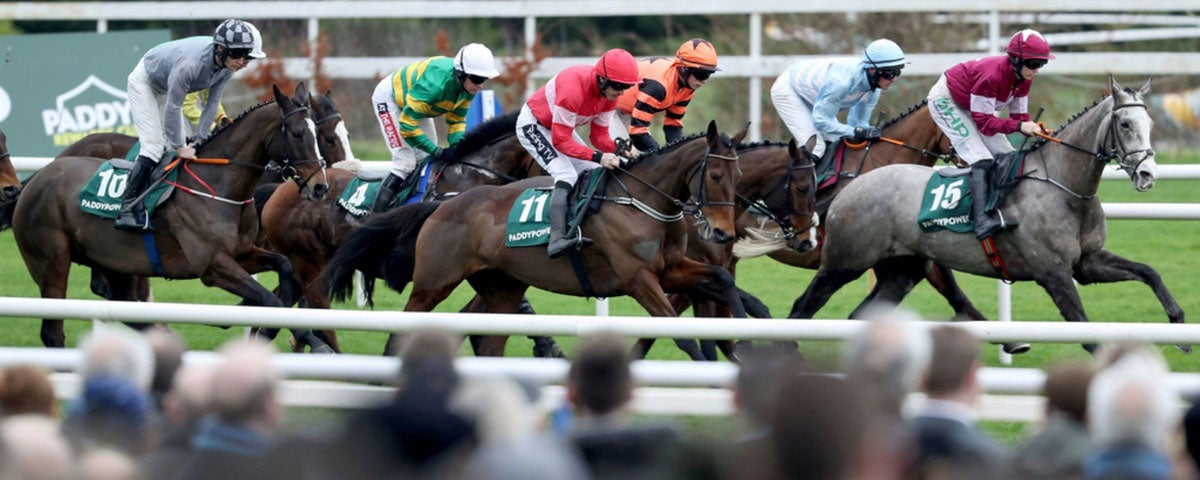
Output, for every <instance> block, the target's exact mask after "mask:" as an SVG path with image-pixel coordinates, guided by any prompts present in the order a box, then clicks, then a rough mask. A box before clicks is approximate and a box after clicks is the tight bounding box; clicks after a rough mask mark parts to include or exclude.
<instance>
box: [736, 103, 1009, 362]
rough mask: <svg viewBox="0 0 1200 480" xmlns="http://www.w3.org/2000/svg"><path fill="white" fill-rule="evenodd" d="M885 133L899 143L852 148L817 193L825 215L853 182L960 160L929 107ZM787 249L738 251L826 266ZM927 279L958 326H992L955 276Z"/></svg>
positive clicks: (769, 244)
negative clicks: (892, 168)
mask: <svg viewBox="0 0 1200 480" xmlns="http://www.w3.org/2000/svg"><path fill="white" fill-rule="evenodd" d="M882 130H883V136H884V138H886V139H891V140H896V141H898V142H895V143H893V142H889V141H877V142H874V143H872V144H870V145H868V146H867V147H866V148H862V149H858V150H855V149H851V148H847V149H846V150H845V154H844V157H843V160H842V168H841V169H840V170H839V171H838V172H837V176H836V179H835V180H833V182H834V184H833V185H832V186H829V187H826V188H822V189H820V190H818V191H817V205H818V208H819V209H820V210H822V211H824V209H825V208H827V207H828V206H829V204H830V203H832V202H833V199H834V197H835V196H836V195H837V194H838V192H840V191H841V190H842V189H843V188H845V187H846V186H847V185H849V184H850V182H851V181H852V180H854V179H855V178H857V177H858V176H859V175H861V174H864V173H866V172H869V171H871V170H875V169H877V168H880V167H884V166H887V165H895V164H914V165H922V166H927V167H931V166H933V165H934V164H936V163H937V162H939V161H945V162H953V160H954V157H953V154H952V152H951V150H950V142H949V139H947V138H946V136H945V135H943V134H942V131H941V129H939V128H938V126H937V124H935V123H933V117H931V116H930V114H929V106H928V104H927V103H926V102H925V101H922V102H921V103H919V104H917V105H916V106H913V107H912V108H910V109H908V111H906V112H904V113H903V114H902V115H900V116H899V117H897V118H896V119H893V120H891V121H889V122H888V123H886V124H885V125H884V126H883V127H882ZM738 220H739V221H738V226H739V227H740V229H739V233H741V232H744V231H745V228H746V227H750V226H757V225H758V223H759V222H758V220H757V219H755V218H753V216H752V215H751V214H746V215H742V216H741V217H740V218H739V219H738ZM781 247H782V245H781V243H780V242H779V241H777V240H774V239H768V240H767V241H766V242H758V241H755V240H752V239H751V240H747V241H745V242H739V243H738V244H737V245H735V246H734V251H735V254H736V255H737V256H738V257H741V258H748V257H753V256H758V255H762V254H764V253H767V254H769V255H770V257H771V258H773V259H775V260H777V261H779V262H782V263H786V264H788V265H792V266H796V267H800V268H807V269H816V268H817V267H819V266H820V263H821V249H820V248H818V249H816V250H812V251H809V252H803V253H802V252H797V251H795V250H790V249H784V248H781ZM926 279H927V280H929V283H930V284H931V285H933V287H934V288H935V289H937V291H938V293H940V294H942V296H943V297H945V298H946V300H947V301H948V302H949V303H950V306H951V307H952V308H953V309H954V312H955V319H956V320H987V317H985V316H984V315H983V313H981V312H980V311H979V310H978V309H977V308H975V306H974V305H973V304H972V303H971V301H970V299H968V298H967V296H966V294H965V293H963V291H962V289H961V288H959V286H958V282H957V281H955V279H954V276H953V274H952V273H950V270H948V269H946V268H945V267H943V266H941V265H938V264H931V265H930V267H929V273H928V274H927V275H926ZM1004 347H1005V349H1006V350H1011V352H1010V353H1021V352H1024V351H1025V350H1028V345H1026V344H1005V345H1004Z"/></svg>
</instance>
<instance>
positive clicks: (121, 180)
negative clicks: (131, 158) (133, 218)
mask: <svg viewBox="0 0 1200 480" xmlns="http://www.w3.org/2000/svg"><path fill="white" fill-rule="evenodd" d="M131 151H132V150H131ZM135 158H136V156H135ZM178 177H179V169H178V168H175V169H172V170H171V171H170V172H169V173H167V178H166V180H167V181H170V182H172V183H173V182H174V181H175V179H176V178H178ZM128 181H129V169H126V168H119V167H116V166H114V165H113V164H112V162H111V161H107V162H104V163H102V164H100V168H97V169H96V173H95V174H93V175H92V178H91V180H88V183H87V185H85V186H84V187H83V191H81V192H79V208H80V209H82V210H83V211H84V212H87V213H90V214H92V215H96V216H99V217H104V218H111V219H116V218H117V214H119V213H120V212H121V199H122V197H124V196H125V186H126V184H127V183H128ZM170 188H172V187H171V186H170V185H169V184H168V183H167V182H165V181H164V182H160V183H159V184H158V185H157V186H155V187H154V188H153V189H152V190H151V191H150V193H149V194H147V195H146V196H145V197H144V198H143V199H142V204H143V205H144V206H145V207H146V215H153V214H154V210H155V209H156V208H157V207H158V206H159V205H160V204H161V203H162V202H163V201H166V197H165V195H166V193H167V191H168V190H169V189H170Z"/></svg>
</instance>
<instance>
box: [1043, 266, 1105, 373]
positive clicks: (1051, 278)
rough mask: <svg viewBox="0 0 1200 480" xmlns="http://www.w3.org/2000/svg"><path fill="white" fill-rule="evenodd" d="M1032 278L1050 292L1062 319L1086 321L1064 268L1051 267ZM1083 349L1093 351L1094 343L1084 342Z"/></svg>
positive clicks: (1074, 289)
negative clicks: (1046, 271)
mask: <svg viewBox="0 0 1200 480" xmlns="http://www.w3.org/2000/svg"><path fill="white" fill-rule="evenodd" d="M1034 280H1035V281H1037V283H1038V285H1041V286H1042V288H1043V289H1045V290H1046V293H1048V294H1050V299H1051V300H1053V301H1054V305H1055V306H1057V307H1058V313H1059V314H1061V315H1062V317H1063V319H1065V320H1066V321H1068V322H1086V321H1088V318H1087V313H1086V312H1084V310H1083V302H1082V301H1081V300H1080V299H1079V290H1077V289H1076V288H1075V282H1074V281H1072V279H1071V276H1070V275H1067V274H1066V273H1065V269H1054V268H1051V269H1049V270H1048V273H1044V274H1041V275H1036V276H1035V277H1034ZM1083 349H1084V350H1087V351H1088V352H1093V353H1094V352H1095V351H1096V344H1094V343H1085V344H1083Z"/></svg>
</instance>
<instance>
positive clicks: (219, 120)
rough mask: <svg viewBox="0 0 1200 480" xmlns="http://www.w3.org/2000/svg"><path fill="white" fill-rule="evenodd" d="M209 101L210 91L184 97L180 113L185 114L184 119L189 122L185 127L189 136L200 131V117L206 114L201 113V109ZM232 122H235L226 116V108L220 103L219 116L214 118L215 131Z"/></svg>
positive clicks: (218, 107)
mask: <svg viewBox="0 0 1200 480" xmlns="http://www.w3.org/2000/svg"><path fill="white" fill-rule="evenodd" d="M207 100H208V90H201V91H199V92H192V93H189V94H187V96H185V97H183V106H182V107H181V108H180V111H182V112H183V118H184V119H185V120H187V124H185V125H184V127H185V128H186V129H187V135H188V136H195V135H196V132H198V131H200V129H199V128H198V125H199V124H200V115H201V114H202V113H204V112H203V111H201V109H202V108H204V102H206V101H207ZM232 121H233V120H232V119H231V118H229V116H228V115H226V114H225V106H224V105H221V104H220V103H218V104H217V116H216V117H213V122H214V123H213V129H214V130H215V129H216V128H217V127H219V126H222V125H226V124H228V123H230V122H232Z"/></svg>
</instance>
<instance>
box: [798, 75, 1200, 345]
mask: <svg viewBox="0 0 1200 480" xmlns="http://www.w3.org/2000/svg"><path fill="white" fill-rule="evenodd" d="M1109 83H1110V86H1111V88H1112V95H1111V96H1108V97H1105V98H1103V99H1101V100H1100V101H1097V102H1096V103H1095V104H1093V105H1092V106H1091V107H1088V108H1087V109H1085V110H1084V111H1083V112H1081V113H1079V114H1078V115H1076V116H1075V117H1074V118H1072V119H1071V120H1070V121H1068V122H1067V124H1066V125H1064V126H1063V127H1062V128H1061V129H1060V130H1059V132H1058V135H1059V136H1058V140H1061V143H1054V142H1043V143H1039V144H1038V145H1037V146H1035V147H1034V149H1033V150H1032V151H1030V152H1029V154H1028V155H1027V157H1026V159H1025V166H1024V172H1023V175H1025V176H1027V178H1025V179H1023V180H1022V181H1020V183H1018V184H1017V185H1016V186H1015V188H1014V189H1013V191H1012V192H1011V194H1010V195H1009V197H1008V201H1007V202H1006V203H1005V204H1004V205H1003V206H1002V207H1001V210H1002V212H1003V214H1004V217H1005V218H1011V219H1015V220H1016V221H1017V222H1018V223H1019V224H1020V227H1018V228H1017V229H1015V230H1012V231H1007V232H1003V233H999V234H997V235H996V236H995V237H994V239H995V244H996V247H997V249H998V250H999V252H1000V254H1001V256H1002V258H1003V260H1004V262H1005V263H1006V264H1007V270H1008V272H1009V274H1010V275H1011V276H1012V278H1013V279H1014V280H1019V281H1027V280H1033V281H1035V282H1037V283H1038V285H1041V286H1042V288H1044V289H1045V290H1046V292H1047V293H1049V294H1050V298H1051V299H1052V300H1053V301H1054V304H1055V305H1056V306H1057V307H1058V309H1059V312H1060V313H1061V314H1062V316H1063V318H1065V319H1067V320H1068V321H1073V322H1086V321H1087V314H1086V313H1085V312H1084V310H1083V304H1082V302H1081V301H1080V299H1079V292H1078V291H1077V290H1076V287H1075V284H1074V283H1073V282H1072V279H1074V280H1076V281H1078V282H1079V283H1080V284H1084V285H1087V284H1091V283H1107V282H1117V281H1122V280H1138V281H1140V282H1142V283H1145V284H1147V285H1149V286H1150V288H1151V289H1153V290H1154V294H1155V295H1156V296H1157V297H1158V300H1159V302H1160V303H1162V305H1163V308H1164V309H1165V310H1166V312H1167V318H1168V319H1170V321H1171V322H1172V323H1182V322H1183V320H1184V313H1183V309H1182V308H1180V307H1179V304H1178V303H1177V302H1176V301H1175V298H1174V297H1172V296H1171V293H1170V292H1169V291H1167V287H1166V286H1165V285H1163V282H1162V279H1161V278H1160V277H1159V275H1158V273H1157V272H1155V271H1154V269H1152V268H1150V267H1149V266H1148V265H1145V264H1141V263H1137V262H1133V261H1130V260H1127V259H1125V258H1122V257H1120V256H1118V255H1116V254H1114V253H1112V252H1109V251H1108V250H1105V249H1104V240H1105V236H1106V231H1105V218H1104V211H1103V210H1102V209H1101V206H1100V200H1099V199H1098V198H1096V192H1097V191H1098V189H1099V187H1100V176H1101V174H1102V173H1103V170H1104V167H1105V166H1106V165H1107V164H1108V163H1109V162H1110V161H1115V162H1116V163H1117V166H1119V167H1120V168H1121V169H1122V170H1124V171H1125V172H1126V173H1127V174H1128V175H1129V177H1130V180H1131V181H1132V183H1133V187H1134V188H1135V189H1136V190H1137V191H1139V192H1144V191H1146V190H1149V189H1150V187H1152V186H1153V185H1154V181H1155V179H1156V175H1157V166H1156V164H1155V162H1154V150H1153V149H1151V148H1150V129H1151V127H1152V126H1153V124H1154V122H1153V120H1151V119H1150V114H1149V112H1148V111H1147V109H1146V104H1145V96H1146V95H1147V94H1148V93H1149V92H1150V82H1149V81H1147V82H1146V84H1145V85H1144V86H1142V88H1141V90H1139V91H1137V92H1134V91H1133V90H1130V89H1124V88H1122V87H1121V85H1120V84H1118V83H1117V81H1116V80H1115V79H1113V78H1111V77H1110V78H1109ZM932 173H933V170H932V169H930V168H928V167H921V166H915V165H894V166H888V167H884V168H881V169H878V170H875V171H872V172H869V173H867V174H865V175H863V176H862V177H860V178H859V179H858V180H855V181H854V182H853V183H851V184H850V185H849V186H848V187H846V189H845V190H843V191H842V193H841V194H840V195H838V197H837V198H836V199H835V200H834V201H833V205H832V206H831V207H830V210H829V217H828V221H827V222H826V235H827V237H826V241H827V244H826V245H825V251H824V253H823V254H822V256H821V267H820V269H819V270H818V271H817V274H816V276H815V277H814V278H813V280H812V283H810V284H809V286H808V289H807V290H806V291H805V292H804V294H803V295H802V296H801V297H800V298H798V299H797V300H796V302H795V304H794V305H793V308H792V312H791V315H789V316H790V317H792V318H810V317H812V315H813V314H815V313H816V312H817V311H819V310H820V309H821V307H822V306H824V305H825V303H826V302H827V301H828V300H829V297H830V296H831V295H833V293H834V292H836V291H837V290H838V289H840V288H841V287H842V286H843V285H845V284H846V283H848V282H850V281H853V280H854V279H856V278H858V277H859V276H860V275H862V273H863V272H865V271H866V270H867V269H869V268H874V269H875V272H876V274H877V275H878V278H879V281H878V283H877V284H876V286H875V288H874V289H873V290H872V291H871V293H870V294H869V295H868V296H867V299H866V300H864V301H863V303H862V304H861V305H859V306H858V308H857V309H855V311H854V315H857V314H859V313H861V312H862V311H863V309H864V307H865V306H867V304H869V303H871V302H872V301H876V300H878V301H887V302H892V303H899V302H900V300H902V299H903V298H904V296H905V295H907V294H908V292H909V291H911V290H912V288H913V286H914V285H915V284H916V283H917V282H918V281H920V280H921V279H922V278H923V277H924V275H925V269H926V268H927V265H928V261H927V260H933V261H934V262H937V263H938V264H941V265H945V266H946V267H949V268H951V269H954V270H959V271H963V272H968V273H972V274H975V275H982V276H987V277H994V278H997V277H999V274H998V273H997V272H996V270H995V269H993V268H992V266H991V264H989V263H988V260H987V258H986V257H985V255H984V253H983V250H982V248H981V247H980V244H979V242H978V241H977V240H976V239H975V237H974V236H972V235H970V234H959V233H952V232H950V231H946V230H942V231H936V232H922V231H921V230H920V228H919V227H918V225H917V215H918V213H919V210H920V205H921V199H922V195H923V194H924V189H925V184H926V181H927V180H929V177H930V175H931V174H932ZM1084 347H1085V348H1087V349H1089V350H1091V349H1092V346H1091V345H1085V346H1084ZM1179 348H1180V349H1181V350H1184V351H1190V348H1189V347H1186V346H1180V347H1179Z"/></svg>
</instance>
